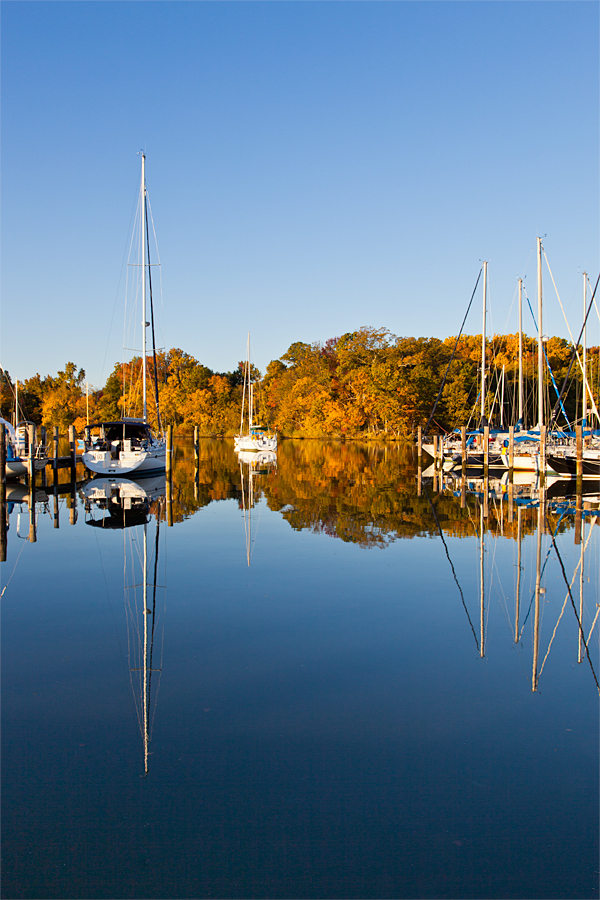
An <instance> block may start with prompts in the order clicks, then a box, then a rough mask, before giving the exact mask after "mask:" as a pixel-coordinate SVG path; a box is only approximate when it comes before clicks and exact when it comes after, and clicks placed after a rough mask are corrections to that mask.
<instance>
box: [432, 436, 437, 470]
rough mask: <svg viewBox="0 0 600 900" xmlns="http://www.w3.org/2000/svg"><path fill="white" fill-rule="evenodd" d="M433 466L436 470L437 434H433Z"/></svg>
mask: <svg viewBox="0 0 600 900" xmlns="http://www.w3.org/2000/svg"><path fill="white" fill-rule="evenodd" d="M433 467H434V469H435V470H436V471H437V469H438V436H437V434H434V435H433Z"/></svg>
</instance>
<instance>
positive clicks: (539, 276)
mask: <svg viewBox="0 0 600 900" xmlns="http://www.w3.org/2000/svg"><path fill="white" fill-rule="evenodd" d="M537 295H538V428H541V427H542V425H543V424H544V344H543V339H542V335H543V333H544V331H543V327H542V326H543V322H542V239H541V238H540V237H539V238H538V239H537Z"/></svg>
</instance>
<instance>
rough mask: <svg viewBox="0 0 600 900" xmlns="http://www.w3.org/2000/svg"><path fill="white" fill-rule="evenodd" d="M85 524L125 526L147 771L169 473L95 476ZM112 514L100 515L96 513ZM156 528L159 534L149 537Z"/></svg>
mask: <svg viewBox="0 0 600 900" xmlns="http://www.w3.org/2000/svg"><path fill="white" fill-rule="evenodd" d="M82 494H83V498H84V504H85V510H86V524H88V525H91V526H92V527H94V528H99V529H105V528H108V529H122V530H123V598H124V606H125V615H126V620H127V651H128V660H129V680H130V684H131V690H132V693H133V698H134V705H135V710H136V714H137V720H138V725H139V729H140V734H141V737H142V743H143V748H144V775H147V774H148V758H149V756H150V741H151V739H152V726H153V723H154V714H155V712H156V700H157V696H158V690H159V687H160V677H161V673H162V661H163V646H164V613H165V599H166V598H165V594H166V586H165V585H164V584H163V585H159V584H158V562H159V549H160V520H161V518H162V517H163V515H164V505H165V495H166V479H165V476H164V475H157V476H154V477H151V478H145V479H139V480H137V481H133V480H130V479H127V478H96V479H93V480H91V481H89V482H87V484H86V485H84V487H83V489H82ZM98 511H101V512H104V511H107V512H108V515H107V516H100V517H95V516H94V513H95V512H98ZM149 528H150V529H152V528H153V531H154V534H153V535H150V537H149V535H148V530H149Z"/></svg>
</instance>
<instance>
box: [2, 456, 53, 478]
mask: <svg viewBox="0 0 600 900" xmlns="http://www.w3.org/2000/svg"><path fill="white" fill-rule="evenodd" d="M47 462H48V459H47V458H46V457H43V458H41V459H35V460H34V465H35V471H36V472H41V471H42V469H45V468H46V464H47ZM23 475H29V460H28V459H27V457H20V458H17V459H7V460H6V477H7V478H22V477H23Z"/></svg>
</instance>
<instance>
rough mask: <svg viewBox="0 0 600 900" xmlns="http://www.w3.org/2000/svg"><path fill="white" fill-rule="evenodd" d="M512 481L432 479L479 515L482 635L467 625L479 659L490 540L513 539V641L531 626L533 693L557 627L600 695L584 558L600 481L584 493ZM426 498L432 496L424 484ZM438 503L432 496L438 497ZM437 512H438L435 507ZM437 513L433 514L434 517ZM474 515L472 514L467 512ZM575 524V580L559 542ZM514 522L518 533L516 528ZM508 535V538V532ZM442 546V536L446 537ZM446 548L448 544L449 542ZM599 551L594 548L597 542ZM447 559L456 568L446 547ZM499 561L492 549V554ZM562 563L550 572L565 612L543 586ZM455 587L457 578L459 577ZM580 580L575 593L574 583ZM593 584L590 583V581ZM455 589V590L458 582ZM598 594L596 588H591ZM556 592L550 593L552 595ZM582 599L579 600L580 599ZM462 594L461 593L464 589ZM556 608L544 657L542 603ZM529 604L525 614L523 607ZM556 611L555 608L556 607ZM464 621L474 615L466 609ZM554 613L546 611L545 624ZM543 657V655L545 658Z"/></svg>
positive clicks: (597, 510)
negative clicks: (526, 585) (528, 543)
mask: <svg viewBox="0 0 600 900" xmlns="http://www.w3.org/2000/svg"><path fill="white" fill-rule="evenodd" d="M515 476H516V477H515V479H514V480H512V479H509V477H508V474H506V475H504V476H503V477H502V478H483V477H478V478H471V477H469V476H468V475H465V476H464V477H462V478H461V477H455V476H449V475H446V474H445V473H440V475H439V480H438V483H437V484H436V483H435V482H436V479H434V492H435V491H439V493H443V492H444V491H448V492H451V493H452V494H453V495H454V496H455V497H457V498H458V497H460V504H461V507H462V508H464V509H467V510H469V507H470V506H471V504H473V501H475V510H472V511H476V510H477V507H478V513H479V514H478V516H477V519H478V526H479V527H478V529H477V531H478V534H477V536H478V543H479V614H480V615H479V634H478V635H476V634H475V629H474V628H473V625H472V623H471V619H470V617H469V622H470V623H471V627H472V629H473V633H474V635H475V640H476V643H477V646H478V649H479V652H480V655H481V656H482V657H483V656H485V650H486V623H487V618H488V613H489V601H488V596H489V593H490V588H491V582H492V579H493V573H489V574H488V575H487V578H486V570H485V568H486V567H485V559H486V553H487V550H486V535H488V534H489V536H490V537H491V538H492V539H498V537H503V536H506V537H514V538H515V540H516V543H517V560H516V585H515V611H514V618H513V622H512V631H513V640H514V643H515V644H520V643H521V640H522V638H523V633H524V631H525V628H526V625H527V622H528V620H530V627H531V629H532V666H531V690H532V691H537V690H538V689H539V680H540V677H541V675H542V673H543V671H544V667H545V665H546V662H547V660H548V657H549V655H550V652H551V650H552V646H553V644H554V642H555V639H556V636H557V632H558V629H559V626H560V625H561V622H562V627H563V628H570V629H571V631H572V637H573V638H574V639H575V641H576V643H577V662H578V663H580V664H581V663H584V662H586V663H587V665H588V666H589V669H590V672H591V675H592V678H593V680H594V683H595V685H596V688H597V690H598V693H600V683H599V679H598V672H596V668H595V665H594V662H593V660H592V657H591V655H590V653H589V649H588V648H589V644H590V640H591V638H592V635H593V634H594V631H595V629H596V626H597V622H598V617H599V614H600V604H599V603H598V602H597V596H596V597H594V598H593V599H594V603H590V602H588V604H586V602H585V596H584V595H585V583H586V578H585V571H586V564H585V554H586V551H588V552H591V550H592V549H593V548H592V547H590V548H589V550H588V546H589V544H590V540H591V538H592V533H593V531H594V526H595V525H596V524H597V522H598V519H599V518H600V483H599V482H595V481H589V480H588V481H583V483H580V484H579V486H577V485H576V483H575V482H574V481H566V480H565V479H561V478H546V479H545V480H543V481H541V480H540V477H539V475H538V474H537V473H524V472H521V473H515ZM424 487H425V491H426V492H427V487H426V485H425V486H424ZM434 497H435V493H434ZM430 502H431V503H432V509H433V502H432V501H430ZM434 512H435V511H434ZM469 514H470V513H469ZM526 514H527V515H528V518H529V523H528V524H529V528H528V534H529V535H532V534H535V575H534V573H533V569H532V571H531V576H530V581H531V583H532V584H533V585H534V587H533V590H532V591H531V597H530V600H529V603H528V604H527V605H526V604H524V602H523V600H524V598H523V597H522V584H523V572H524V566H523V556H522V545H523V540H524V530H525V529H524V518H525V515H526ZM571 517H574V525H575V528H574V538H575V544H576V545H579V547H580V551H579V553H578V554H577V556H578V559H577V563H576V565H575V567H574V570H573V572H572V574H571V575H570V577H569V575H568V574H567V568H566V566H565V563H564V561H563V553H564V549H563V553H561V550H560V549H559V546H558V543H557V538H558V537H559V535H560V534H561V533H564V532H566V531H568V530H570V525H571V522H572V518H571ZM515 518H516V532H515V530H514V521H515ZM494 523H497V524H499V525H500V532H498V530H497V528H496V529H494V530H495V531H496V533H495V534H493V533H491V534H490V532H492V528H493V526H494ZM504 529H506V531H504ZM440 535H441V537H442V540H444V536H443V534H442V532H441V526H440ZM444 544H445V541H444ZM596 544H597V542H596ZM446 553H447V556H448V560H449V561H450V563H451V565H452V561H451V560H450V556H449V553H448V549H447V546H446ZM494 554H495V550H494ZM555 562H557V563H558V572H557V573H555V572H554V571H553V573H552V574H553V575H554V574H556V575H557V577H558V578H559V583H560V582H562V584H561V586H560V588H559V590H560V591H561V593H562V592H563V591H564V593H565V595H564V599H563V600H562V603H561V604H560V606H559V605H558V604H557V603H556V598H555V597H554V596H553V597H552V598H551V599H548V598H547V597H546V581H547V579H548V577H549V576H548V573H549V571H550V568H551V566H552V565H553V563H555ZM455 580H456V578H455ZM576 581H578V591H577V589H575V587H574V586H575V582H576ZM588 581H589V579H588ZM457 585H458V586H459V589H460V585H459V584H458V581H457ZM593 587H594V588H595V590H596V593H597V587H598V586H597V585H594V586H593ZM554 593H555V588H554V586H553V590H552V594H553V595H554ZM577 593H578V594H579V596H578V598H577V597H576V594H577ZM461 594H462V590H461ZM546 603H553V604H554V609H555V612H556V617H555V620H553V621H552V622H551V626H552V631H551V633H550V632H548V634H549V637H548V640H547V647H546V649H545V651H544V649H543V647H544V644H545V641H544V640H543V639H542V623H543V618H544V617H543V615H542V613H543V611H544V609H545V607H544V604H546ZM525 605H526V608H525V610H524V609H523V607H524V606H525ZM551 608H552V607H551ZM465 610H466V611H467V615H469V613H468V610H467V606H466V605H465ZM549 612H550V610H547V611H546V618H548V615H549ZM542 654H543V655H542Z"/></svg>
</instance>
